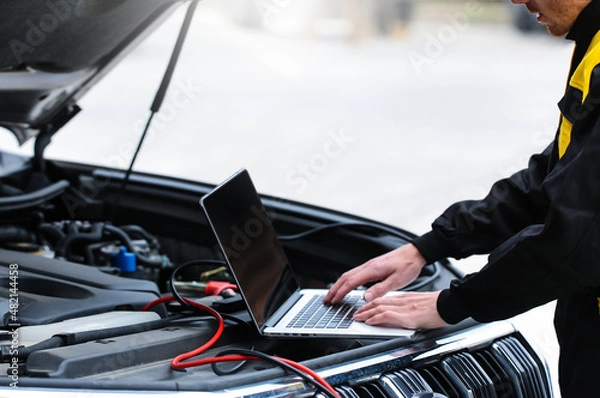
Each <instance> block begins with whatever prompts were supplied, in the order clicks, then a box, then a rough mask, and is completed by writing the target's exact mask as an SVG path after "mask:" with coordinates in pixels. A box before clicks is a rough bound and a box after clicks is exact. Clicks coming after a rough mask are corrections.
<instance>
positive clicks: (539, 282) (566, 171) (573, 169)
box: [413, 0, 600, 323]
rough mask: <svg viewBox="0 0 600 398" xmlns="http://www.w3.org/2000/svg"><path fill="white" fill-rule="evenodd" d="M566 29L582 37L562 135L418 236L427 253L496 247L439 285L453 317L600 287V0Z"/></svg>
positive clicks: (496, 314) (482, 315)
mask: <svg viewBox="0 0 600 398" xmlns="http://www.w3.org/2000/svg"><path fill="white" fill-rule="evenodd" d="M567 38H568V39H571V40H575V44H576V46H575V51H574V53H573V59H572V64H571V70H570V73H569V84H568V86H567V89H566V92H565V96H564V97H563V98H562V99H561V101H560V102H559V109H560V111H561V122H560V126H559V129H558V132H557V136H556V139H555V140H554V141H553V142H552V143H551V144H550V146H548V147H547V148H546V150H544V151H543V152H542V153H541V154H538V155H534V156H532V157H531V159H530V161H529V165H528V167H527V169H525V170H522V171H520V172H518V173H516V174H514V175H513V176H511V177H510V178H507V179H504V180H501V181H498V182H497V183H495V184H494V185H493V187H492V189H491V191H490V193H489V194H488V196H487V197H486V198H485V199H483V200H479V201H464V202H459V203H456V204H454V205H452V206H451V207H450V208H448V209H447V210H446V211H445V212H444V214H442V215H441V216H440V217H439V218H438V219H436V220H435V221H434V223H433V226H432V231H430V232H428V233H427V234H425V235H423V236H421V237H419V238H416V239H415V240H414V241H413V243H414V244H415V245H416V246H417V248H418V249H419V250H420V251H421V253H422V254H423V256H424V257H425V258H426V259H427V261H428V262H433V261H436V260H439V259H441V258H445V257H453V258H457V259H459V258H464V257H467V256H469V255H472V254H487V253H489V258H488V263H487V265H486V266H485V267H484V268H483V269H482V270H481V271H479V272H477V273H474V274H470V275H467V276H466V277H465V278H463V279H461V280H455V281H453V282H452V284H451V286H450V288H449V289H446V290H444V291H443V292H442V293H441V294H440V297H439V299H438V303H437V306H438V311H439V313H440V315H441V316H442V318H443V319H444V320H445V321H446V322H448V323H456V322H459V321H461V320H462V319H465V318H467V317H472V318H474V319H476V320H478V321H482V322H486V321H492V320H498V319H505V318H508V317H511V316H513V315H516V314H519V313H521V312H524V311H526V310H528V309H530V308H533V307H535V306H538V305H541V304H544V303H547V302H549V301H551V300H554V299H556V298H560V297H566V296H569V295H571V294H574V293H576V292H579V291H582V290H584V289H589V288H590V287H600V65H599V64H600V1H598V0H594V1H592V2H591V3H590V4H589V5H588V6H587V7H586V8H585V9H584V10H583V11H582V13H581V14H580V15H579V17H578V18H577V20H576V22H575V25H574V26H573V28H572V29H571V31H570V32H569V34H568V35H567ZM540 56H543V54H541V55H540ZM515 73H518V72H515Z"/></svg>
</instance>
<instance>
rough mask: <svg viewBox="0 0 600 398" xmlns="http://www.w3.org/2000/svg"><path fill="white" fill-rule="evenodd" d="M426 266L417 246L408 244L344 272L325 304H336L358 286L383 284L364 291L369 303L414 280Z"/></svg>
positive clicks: (327, 296) (329, 293)
mask: <svg viewBox="0 0 600 398" xmlns="http://www.w3.org/2000/svg"><path fill="white" fill-rule="evenodd" d="M424 265H425V258H424V257H423V256H422V255H421V252H419V250H418V249H417V248H416V246H415V245H413V244H412V243H409V244H406V245H404V246H401V247H399V248H397V249H395V250H392V251H391V252H388V253H386V254H383V255H381V256H379V257H375V258H373V259H371V260H369V261H367V262H366V263H364V264H362V265H360V266H358V267H356V268H353V269H351V270H350V271H348V272H345V273H344V274H343V275H342V276H341V277H340V279H338V280H337V282H335V283H334V285H333V286H332V287H331V289H329V292H328V293H327V295H326V296H325V299H324V301H325V302H326V303H331V304H337V303H339V302H340V301H342V299H343V298H344V296H346V294H348V292H350V291H351V290H353V289H356V288H357V287H358V286H360V285H363V284H365V283H367V282H374V281H381V282H379V283H377V284H375V285H373V286H371V287H370V288H369V289H367V291H366V292H365V294H364V299H365V301H367V302H370V301H372V300H373V299H376V298H377V297H381V296H383V295H384V294H386V293H387V292H389V291H390V290H397V289H400V288H403V287H404V286H406V285H408V284H409V283H411V282H412V281H414V280H415V279H416V278H417V276H419V273H420V272H421V268H423V266H424Z"/></svg>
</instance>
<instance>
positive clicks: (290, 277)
mask: <svg viewBox="0 0 600 398" xmlns="http://www.w3.org/2000/svg"><path fill="white" fill-rule="evenodd" d="M201 204H202V207H203V208H204V212H205V213H206V216H207V218H208V221H209V223H210V224H211V227H212V229H213V231H214V232H215V235H216V238H217V241H218V242H219V245H220V247H221V250H222V251H223V254H224V255H225V258H226V259H227V262H228V263H229V267H230V268H231V271H232V274H233V275H234V278H235V279H236V283H237V285H238V288H239V289H240V291H241V293H242V296H243V297H244V300H246V304H247V305H248V309H249V310H250V315H251V316H252V317H253V318H254V321H255V322H256V324H257V326H258V327H259V328H262V326H263V325H264V324H265V322H266V321H267V320H268V319H269V317H270V316H271V315H273V313H274V312H275V311H276V310H277V309H278V308H279V307H281V305H282V304H283V303H284V302H285V300H287V299H288V298H289V297H290V296H291V295H292V294H293V293H294V292H295V291H296V290H298V289H299V286H298V283H297V281H296V279H295V277H294V274H293V271H292V269H291V267H290V265H289V263H288V260H287V257H286V255H285V253H284V251H283V248H282V247H281V244H280V243H279V240H278V239H277V235H276V233H275V230H274V228H273V226H272V224H271V220H270V219H269V217H268V215H267V212H266V210H265V208H264V207H263V205H262V202H261V201H260V198H259V197H258V194H257V193H256V189H255V188H254V184H253V183H252V180H251V179H250V175H249V174H248V172H247V171H246V170H244V169H242V170H240V171H238V172H237V173H236V174H234V175H233V176H231V177H230V178H229V179H227V180H226V181H225V182H223V183H222V184H220V185H219V186H217V187H216V188H215V189H213V190H212V191H211V192H209V193H208V194H206V195H205V196H204V197H203V198H202V200H201Z"/></svg>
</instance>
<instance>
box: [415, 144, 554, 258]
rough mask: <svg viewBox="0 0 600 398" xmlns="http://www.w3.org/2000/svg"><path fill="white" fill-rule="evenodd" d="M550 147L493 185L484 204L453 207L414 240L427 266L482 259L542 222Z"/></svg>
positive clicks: (456, 204)
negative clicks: (474, 257)
mask: <svg viewBox="0 0 600 398" xmlns="http://www.w3.org/2000/svg"><path fill="white" fill-rule="evenodd" d="M552 150H553V145H550V146H548V148H546V149H545V150H544V151H543V152H542V153H541V154H537V155H534V156H532V157H531V159H530V160H529V165H528V167H527V169H525V170H521V171H520V172H518V173H516V174H514V175H513V176H511V177H510V178H507V179H503V180H500V181H498V182H496V183H495V184H494V185H493V186H492V189H491V190H490V192H489V194H488V195H487V196H486V197H485V198H484V199H483V200H478V201H475V200H469V201H463V202H458V203H455V204H453V205H452V206H450V207H449V208H448V209H447V210H446V211H445V212H444V213H443V214H442V215H441V216H440V217H439V218H437V219H436V220H435V221H434V222H433V224H432V230H431V231H430V232H428V233H426V234H425V235H422V236H420V237H418V238H415V239H414V240H413V241H412V243H413V244H414V245H415V246H417V248H418V249H419V251H420V252H421V254H422V255H423V257H425V259H426V260H427V262H428V263H432V262H434V261H437V260H439V259H442V258H445V257H453V258H456V259H460V258H465V257H468V256H470V255H472V254H487V253H490V252H491V251H492V250H493V249H494V248H496V247H497V246H498V245H500V244H501V243H502V242H504V241H505V240H507V239H508V238H509V237H511V236H513V235H515V234H516V233H517V232H519V231H520V230H522V229H523V228H525V227H526V226H528V225H531V224H536V223H541V222H543V217H544V214H545V213H546V212H547V211H548V206H549V203H548V198H547V197H546V195H545V193H544V192H543V191H542V181H543V180H544V178H545V177H546V174H547V170H548V164H549V162H550V158H551V154H552Z"/></svg>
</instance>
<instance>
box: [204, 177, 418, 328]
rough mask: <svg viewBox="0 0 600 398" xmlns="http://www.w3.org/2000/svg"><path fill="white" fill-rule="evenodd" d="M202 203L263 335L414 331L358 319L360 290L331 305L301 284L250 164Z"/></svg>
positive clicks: (322, 293) (318, 292)
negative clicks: (266, 208) (275, 227)
mask: <svg viewBox="0 0 600 398" xmlns="http://www.w3.org/2000/svg"><path fill="white" fill-rule="evenodd" d="M200 204H201V206H202V208H203V209H204V213H205V214H206V217H207V219H208V222H209V224H210V226H211V228H212V230H213V231H214V233H215V237H216V239H217V242H218V244H219V247H220V248H221V250H222V252H223V255H224V257H225V259H226V262H227V264H228V265H229V268H230V271H231V273H232V275H233V277H234V279H235V282H236V284H237V286H238V289H239V293H240V294H241V296H242V298H243V300H244V301H245V303H246V305H247V307H248V312H249V313H250V317H251V319H252V322H253V323H254V324H255V326H256V328H257V329H258V331H259V333H260V334H261V335H263V336H269V337H298V336H302V337H363V338H364V337H398V336H406V337H409V336H412V334H413V333H414V331H412V330H407V329H401V328H388V327H377V326H369V325H366V324H364V323H362V322H355V321H354V320H353V319H352V315H353V314H354V312H355V311H356V309H358V308H359V307H360V306H361V305H362V304H364V303H365V302H364V301H363V299H362V294H363V292H362V291H358V290H356V291H352V292H351V293H349V294H348V295H347V297H346V298H345V301H344V302H342V303H340V304H338V305H335V306H332V305H326V304H324V303H323V297H324V296H325V294H326V293H327V290H325V289H300V287H299V285H298V282H297V280H296V277H295V275H294V272H293V270H292V267H291V265H290V263H289V262H288V259H287V257H286V255H285V253H284V251H283V247H282V246H281V244H280V242H279V240H278V239H277V235H276V233H275V229H274V228H273V225H272V224H271V220H270V219H269V216H268V215H267V212H266V210H265V208H264V206H263V205H262V202H261V200H260V198H259V196H258V194H257V192H256V189H255V188H254V184H253V183H252V180H251V178H250V175H249V174H248V171H247V170H245V169H241V170H239V171H238V172H236V173H235V174H234V175H233V176H231V177H230V178H228V179H227V180H225V181H224V182H223V183H221V184H220V185H218V186H217V187H216V188H214V189H213V190H212V191H211V192H209V193H207V194H206V195H205V196H203V197H202V199H201V200H200ZM395 293H397V294H401V293H400V292H395ZM390 294H394V293H393V292H392V293H390Z"/></svg>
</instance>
